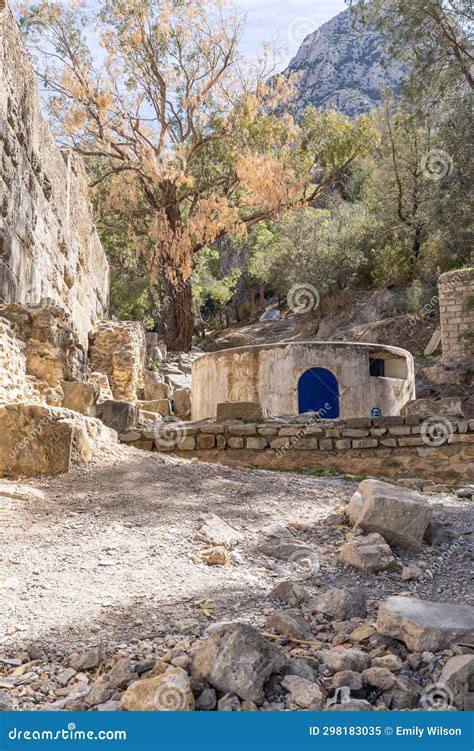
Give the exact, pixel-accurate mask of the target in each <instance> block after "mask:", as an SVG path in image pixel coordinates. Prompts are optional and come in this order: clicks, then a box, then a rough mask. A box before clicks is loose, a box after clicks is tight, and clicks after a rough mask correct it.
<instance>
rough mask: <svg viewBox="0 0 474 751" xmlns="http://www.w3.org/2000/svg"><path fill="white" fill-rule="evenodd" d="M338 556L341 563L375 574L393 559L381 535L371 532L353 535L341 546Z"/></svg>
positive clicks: (392, 561)
mask: <svg viewBox="0 0 474 751" xmlns="http://www.w3.org/2000/svg"><path fill="white" fill-rule="evenodd" d="M339 557H340V559H341V561H342V562H343V563H347V564H348V565H350V566H355V568H359V569H361V571H366V572H367V573H369V574H376V573H378V572H379V571H384V570H385V569H386V568H387V566H388V565H389V564H391V563H394V562H395V559H394V557H393V555H392V551H391V550H390V546H389V545H387V543H386V542H385V540H384V539H383V537H382V536H381V535H379V534H377V533H376V532H372V533H371V534H369V535H367V537H355V538H354V539H353V540H351V542H347V543H346V544H345V545H343V546H342V548H341V552H340V554H339Z"/></svg>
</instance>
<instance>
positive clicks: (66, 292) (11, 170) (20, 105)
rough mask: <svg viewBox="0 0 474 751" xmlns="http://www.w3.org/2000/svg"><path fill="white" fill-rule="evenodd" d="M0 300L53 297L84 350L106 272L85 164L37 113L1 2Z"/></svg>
mask: <svg viewBox="0 0 474 751" xmlns="http://www.w3.org/2000/svg"><path fill="white" fill-rule="evenodd" d="M0 42H1V43H0V300H3V302H15V301H20V302H29V303H38V302H39V301H40V299H42V298H46V297H49V298H52V299H53V300H54V301H55V302H56V303H58V304H60V305H62V306H63V307H64V308H65V309H66V310H67V311H68V312H69V313H70V314H71V318H72V322H73V325H74V327H75V329H76V330H77V332H78V335H79V338H80V340H81V342H82V344H83V346H84V347H85V346H86V344H87V333H88V331H89V330H90V329H91V328H92V325H93V324H94V323H95V321H96V320H97V319H98V318H100V317H101V316H103V315H104V313H105V312H106V310H107V304H108V280H109V267H108V263H107V259H106V257H105V253H104V250H103V248H102V246H101V243H100V241H99V237H98V235H97V232H96V230H95V227H94V224H93V221H92V215H91V210H90V204H89V199H88V189H87V181H86V178H85V173H84V167H83V164H82V160H81V159H80V158H79V157H77V156H75V155H73V154H72V153H70V152H68V151H61V150H60V148H59V147H58V145H57V143H56V142H55V140H54V137H53V135H52V133H51V131H50V129H49V127H48V125H47V123H46V122H45V120H44V117H43V114H42V112H41V106H40V99H39V92H38V86H37V83H36V77H35V74H34V72H33V69H32V66H31V62H30V58H29V56H28V54H27V52H26V51H25V49H24V48H23V46H22V41H21V38H20V34H19V31H18V29H17V26H16V23H15V21H14V19H13V16H12V14H11V11H10V9H9V7H8V5H7V4H5V3H1V2H0Z"/></svg>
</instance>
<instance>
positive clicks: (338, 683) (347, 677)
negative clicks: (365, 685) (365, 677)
mask: <svg viewBox="0 0 474 751" xmlns="http://www.w3.org/2000/svg"><path fill="white" fill-rule="evenodd" d="M332 686H333V688H341V687H342V686H347V688H350V689H351V691H359V690H360V689H361V688H362V677H361V674H360V673H356V672H355V671H354V670H340V671H339V672H338V673H334V675H333V677H332Z"/></svg>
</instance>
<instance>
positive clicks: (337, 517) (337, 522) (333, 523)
mask: <svg viewBox="0 0 474 751" xmlns="http://www.w3.org/2000/svg"><path fill="white" fill-rule="evenodd" d="M324 523H325V524H327V525H328V527H339V526H344V525H346V524H347V517H346V515H345V514H337V513H334V514H329V515H328V516H326V518H325V520H324Z"/></svg>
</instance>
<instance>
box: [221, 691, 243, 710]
mask: <svg viewBox="0 0 474 751" xmlns="http://www.w3.org/2000/svg"><path fill="white" fill-rule="evenodd" d="M217 709H218V711H219V712H240V709H241V707H240V699H239V697H238V696H237V694H233V693H232V692H230V693H228V694H224V696H222V697H221V698H220V699H219V701H218V702H217Z"/></svg>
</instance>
